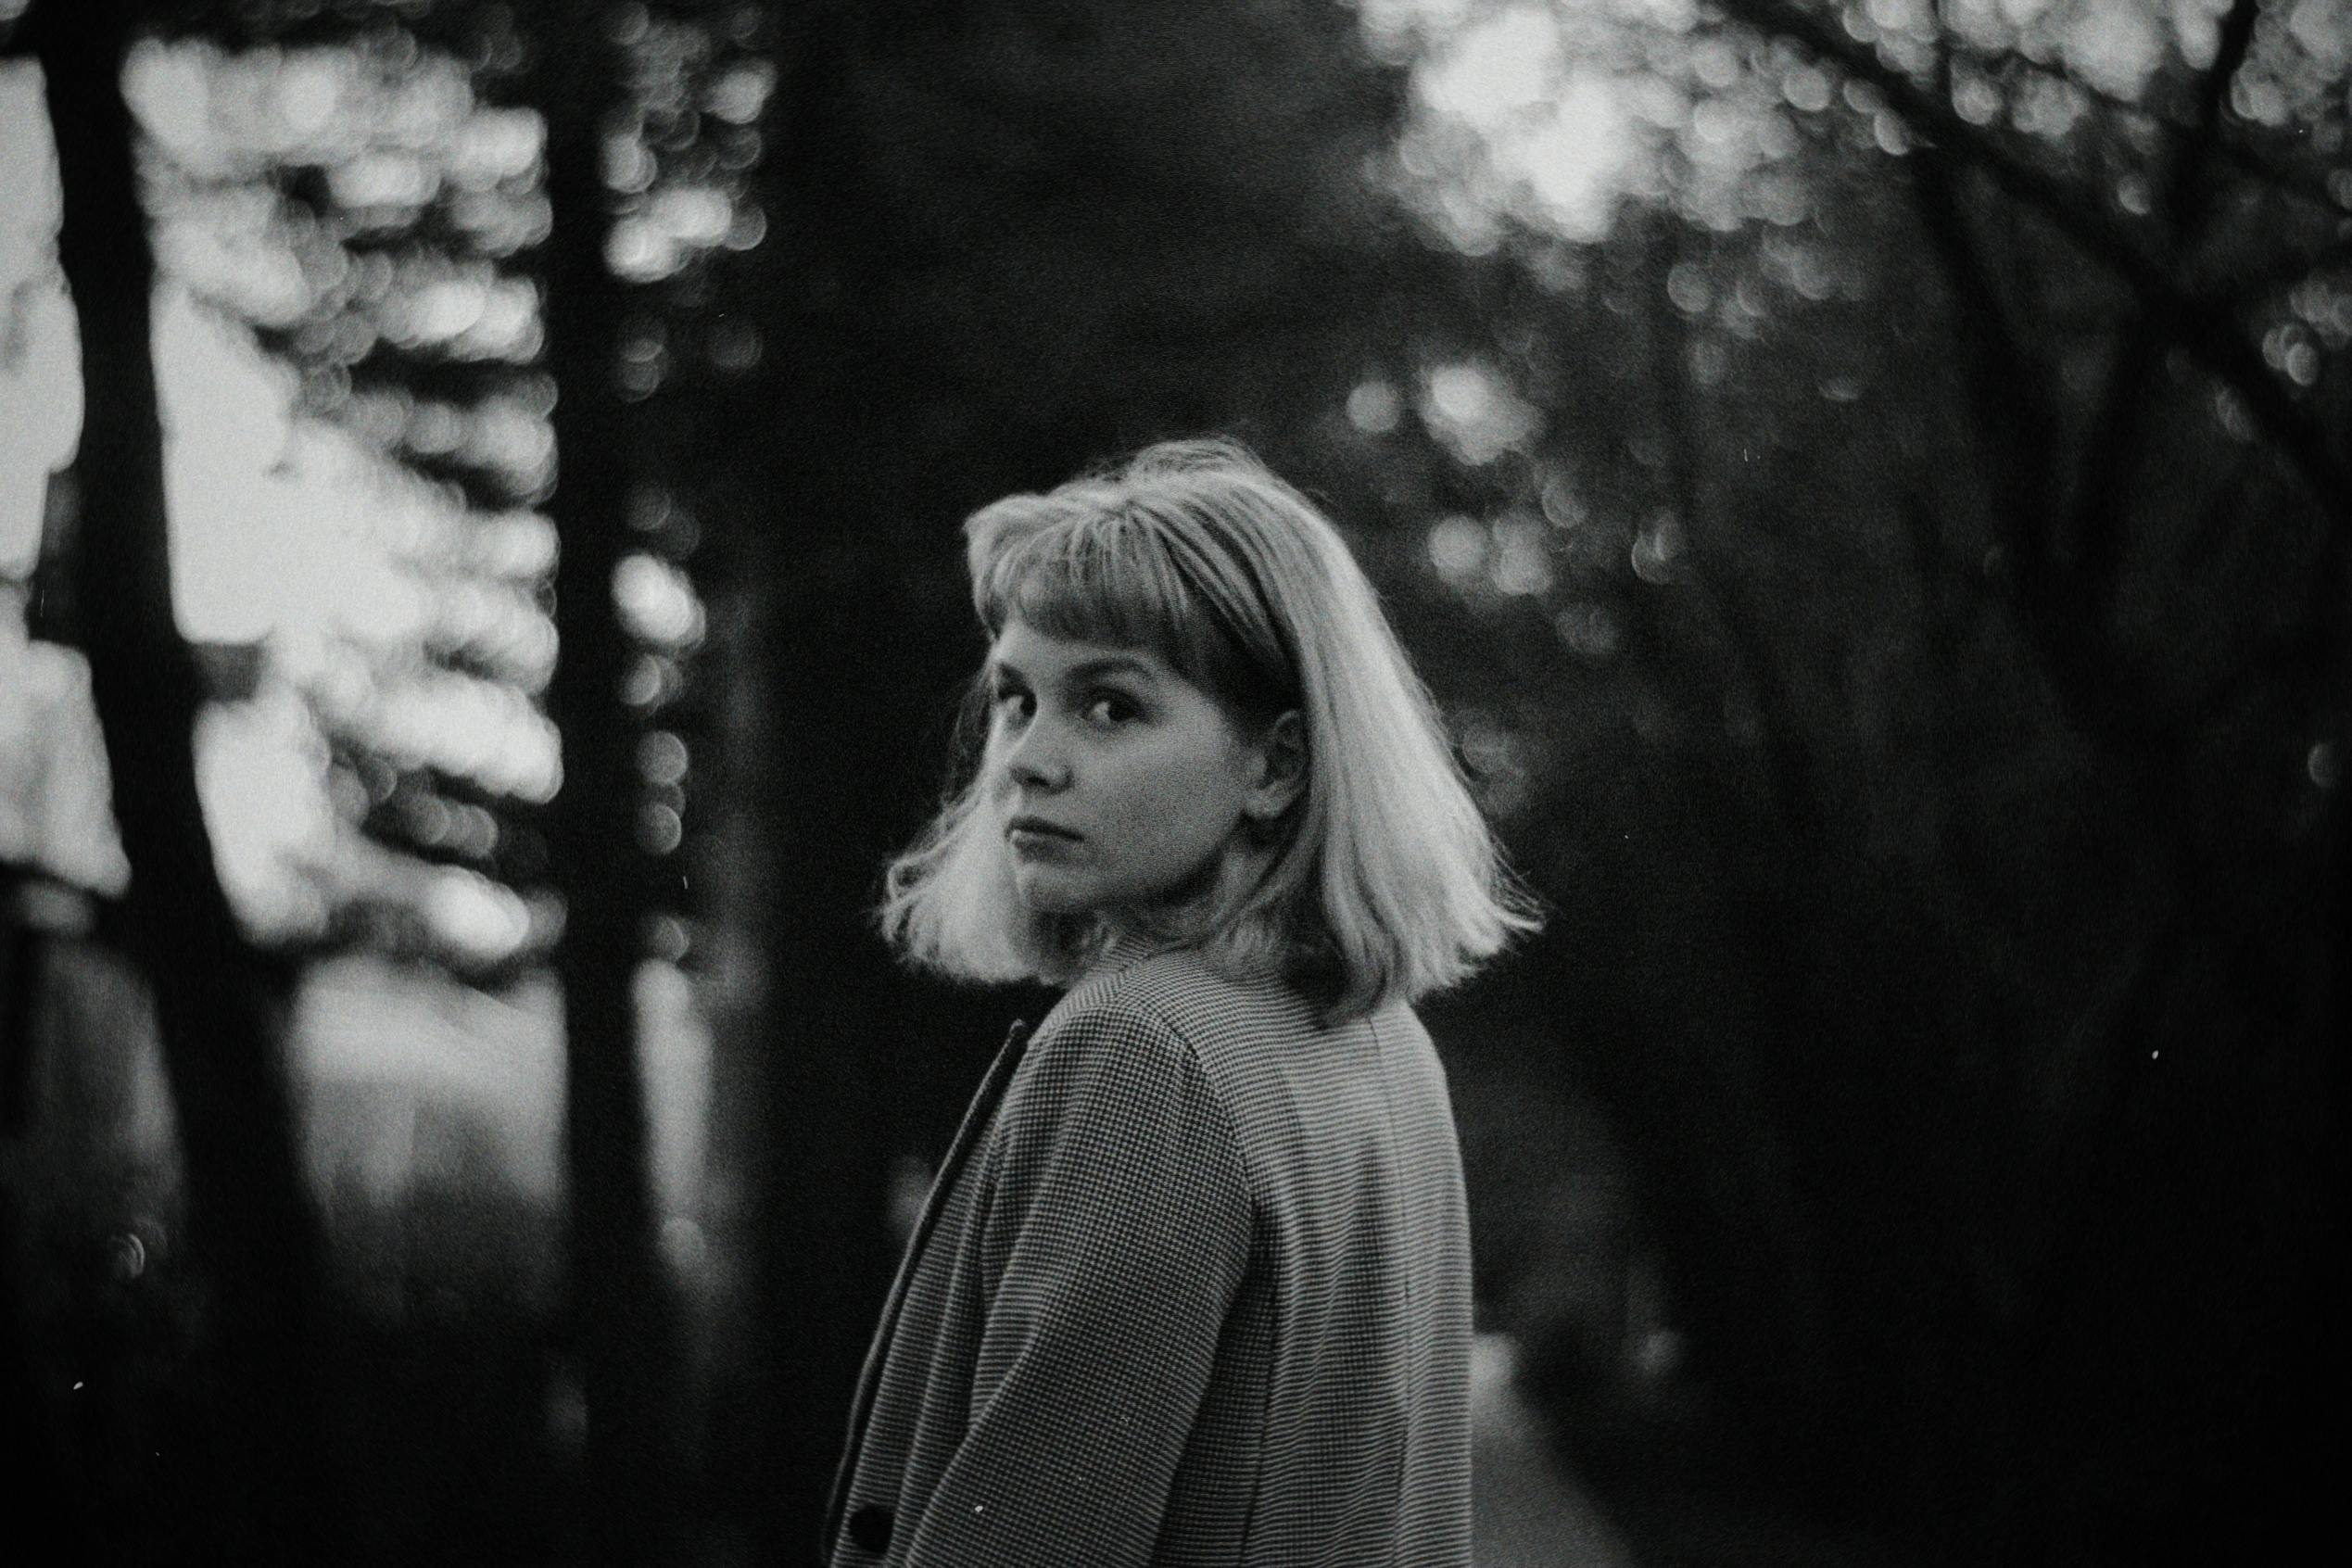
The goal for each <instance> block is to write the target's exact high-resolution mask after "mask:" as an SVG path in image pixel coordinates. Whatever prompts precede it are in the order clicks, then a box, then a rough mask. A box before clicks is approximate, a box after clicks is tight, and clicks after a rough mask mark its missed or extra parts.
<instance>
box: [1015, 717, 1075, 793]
mask: <svg viewBox="0 0 2352 1568" xmlns="http://www.w3.org/2000/svg"><path fill="white" fill-rule="evenodd" d="M1044 729H1045V727H1044V726H1043V725H1042V724H1032V725H1031V726H1030V727H1029V728H1028V730H1027V731H1026V732H1025V733H1023V735H1022V736H1021V738H1020V739H1019V740H1017V741H1015V742H1014V743H1013V749H1012V750H1011V751H1010V752H1007V753H1006V754H1005V772H1006V773H1008V774H1009V775H1010V776H1011V777H1012V780H1013V782H1014V783H1016V784H1018V785H1019V786H1020V787H1021V788H1023V789H1025V790H1059V789H1061V788H1063V787H1064V786H1065V785H1067V784H1069V763H1068V762H1067V761H1065V760H1063V759H1062V758H1061V757H1060V756H1059V755H1058V754H1057V753H1056V752H1055V750H1054V749H1053V746H1052V744H1051V742H1050V740H1048V739H1047V738H1046V736H1045V735H1044V734H1043V731H1044Z"/></svg>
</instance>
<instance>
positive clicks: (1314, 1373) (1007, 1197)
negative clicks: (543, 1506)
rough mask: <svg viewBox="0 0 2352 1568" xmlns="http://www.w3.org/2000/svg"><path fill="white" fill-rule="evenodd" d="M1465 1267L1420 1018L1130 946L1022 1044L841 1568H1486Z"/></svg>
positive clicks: (983, 1133)
mask: <svg viewBox="0 0 2352 1568" xmlns="http://www.w3.org/2000/svg"><path fill="white" fill-rule="evenodd" d="M1469 1354H1470V1252H1469V1239H1468V1227H1467V1222H1466V1220H1465V1217H1464V1208H1463V1198H1462V1183H1461V1157H1460V1154H1459V1150H1458V1147H1457V1144H1456V1139H1455V1131H1454V1122H1453V1115H1452V1111H1451V1108H1450V1106H1449V1104H1448V1096H1447V1090H1446V1080H1445V1073H1444V1069H1442V1068H1441V1066H1440V1065H1439V1063H1438V1060H1437V1057H1436V1055H1435V1052H1434V1051H1433V1050H1432V1048H1431V1046H1430V1043H1429V1036H1428V1034H1427V1033H1426V1031H1423V1028H1422V1026H1421V1023H1420V1020H1419V1019H1418V1018H1415V1017H1414V1015H1413V1013H1412V1011H1411V1009H1410V1008H1409V1007H1407V1006H1406V1005H1404V1004H1402V1003H1392V1004H1390V1005H1387V1006H1385V1007H1383V1008H1381V1009H1380V1010H1379V1011H1377V1012H1375V1013H1373V1014H1372V1016H1371V1017H1369V1018H1359V1019H1356V1020H1354V1021H1351V1022H1349V1023H1347V1024H1344V1025H1341V1026H1339V1027H1337V1028H1325V1027H1323V1026H1322V1025H1321V1023H1320V1022H1319V1020H1318V1019H1317V1018H1316V1016H1315V1013H1314V1010H1313V1009H1312V1007H1310V1005H1309V1004H1308V1003H1307V1002H1306V1001H1305V1000H1303V999H1302V998H1301V997H1299V996H1298V995H1297V994H1296V993H1295V992H1293V991H1292V990H1290V989H1289V988H1288V987H1286V986H1284V985H1283V984H1282V983H1281V982H1280V981H1279V980H1274V979H1272V978H1271V977H1268V978H1264V979H1258V980H1230V979H1226V978H1223V977H1221V976H1220V975H1219V974H1217V973H1216V972H1215V971H1213V970H1211V969H1210V968H1209V967H1208V965H1207V964H1206V963H1205V962H1203V961H1202V960H1201V959H1200V958H1199V957H1198V956H1197V955H1190V954H1182V953H1175V954H1161V955H1151V956H1145V957H1142V958H1140V959H1138V958H1136V957H1135V956H1133V955H1117V954H1115V955H1113V957H1112V958H1111V959H1110V960H1107V961H1106V963H1105V964H1104V965H1102V966H1098V967H1097V968H1096V970H1095V971H1094V973H1092V974H1090V975H1089V976H1088V977H1087V978H1086V979H1084V980H1081V982H1080V983H1079V984H1077V985H1076V986H1074V987H1072V988H1071V990H1070V991H1069V993H1067V994H1065V995H1064V996H1063V997H1062V999H1061V1001H1060V1002H1059V1003H1058V1004H1056V1006H1055V1007H1054V1009H1053V1010H1052V1012H1050V1013H1049V1014H1047V1015H1046V1018H1045V1020H1044V1022H1043V1025H1042V1026H1041V1027H1040V1028H1039V1029H1038V1030H1037V1031H1036V1033H1035V1035H1034V1037H1033V1038H1028V1037H1025V1031H1023V1030H1022V1029H1021V1028H1020V1027H1019V1026H1016V1028H1015V1030H1014V1032H1013V1037H1012V1038H1011V1039H1009V1040H1008V1041H1007V1042H1006V1043H1005V1049H1004V1051H1003V1052H1002V1053H1000V1055H999V1056H998V1057H997V1060H996V1063H995V1065H994V1066H993V1068H992V1069H990V1072H989V1074H988V1077H987V1079H986V1080H985V1081H983V1083H982V1085H981V1088H980V1094H979V1096H978V1097H977V1098H976V1099H975V1101H974V1102H973V1105H972V1107H971V1109H970V1111H969V1112H967V1115H966V1118H965V1121H964V1126H963V1129H962V1130H961V1131H960V1132H958V1133H957V1135H956V1138H955V1144H953V1146H952V1147H951V1149H950V1151H949V1154H948V1157H947V1159H946V1161H945V1162H944V1163H943V1165H942V1168H941V1170H940V1174H939V1177H938V1179H937V1181H936V1182H935V1183H934V1185H933V1187H932V1191H931V1195H930V1198H929V1202H928V1203H927V1205H926V1206H925V1209H924V1213H923V1216H922V1219H921V1220H920V1221H919V1222H918V1224H917V1228H916V1231H915V1233H914V1237H913V1239H912V1241H911V1242H910V1244H909V1246H908V1249H907V1254H906V1258H905V1260H904V1263H903V1264H902V1265H901V1267H900V1271H899V1275H898V1279H897V1282H896V1283H895V1284H894V1285H893V1286H892V1288H891V1296H890V1298H889V1303H888V1305H887V1306H886V1308H885V1309H884V1311H883V1315H882V1321H881V1326H880V1328H879V1332H878V1333H877V1334H876V1337H875V1343H874V1347H873V1349H872V1351H871V1352H870V1353H869V1355H868V1357H867V1360H866V1371H865V1374H864V1376H863V1377H862V1378H861V1380H860V1385H859V1389H858V1394H857V1397H856V1401H855V1403H854V1407H853V1410H852V1413H851V1420H850V1433H849V1444H848V1448H847V1451H846V1452H845V1454H844V1455H843V1458H842V1461H841V1472H840V1474H839V1476H838V1478H837V1480H836V1482H835V1486H834V1495H833V1505H832V1508H831V1510H830V1512H829V1514H828V1520H827V1523H826V1537H825V1538H826V1549H827V1552H828V1562H830V1563H831V1564H833V1565H834V1568H868V1565H871V1564H877V1563H879V1564H883V1565H885V1568H942V1565H954V1568H997V1565H1003V1568H1050V1565H1054V1564H1070V1565H1072V1568H1079V1565H1083V1568H1118V1565H1120V1564H1138V1565H1141V1564H1151V1565H1155V1568H1176V1565H1179V1564H1182V1565H1187V1568H1193V1565H1198V1568H1207V1565H1209V1564H1216V1565H1219V1568H1224V1565H1240V1564H1264V1565H1268V1568H1315V1565H1318V1564H1327V1565H1332V1568H1383V1565H1387V1568H1453V1565H1466V1564H1467V1563H1468V1562H1469V1561H1470V1434H1469Z"/></svg>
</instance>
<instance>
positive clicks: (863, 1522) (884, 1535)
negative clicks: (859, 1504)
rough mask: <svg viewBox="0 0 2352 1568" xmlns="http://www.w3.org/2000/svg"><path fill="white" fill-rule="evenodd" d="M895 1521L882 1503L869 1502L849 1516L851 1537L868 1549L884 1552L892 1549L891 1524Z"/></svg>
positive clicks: (858, 1544) (857, 1543) (859, 1545)
mask: <svg viewBox="0 0 2352 1568" xmlns="http://www.w3.org/2000/svg"><path fill="white" fill-rule="evenodd" d="M893 1523H895V1521H893V1520H892V1519H891V1511H890V1510H889V1509H887V1508H884V1507H883V1506H882V1505H881V1504H880V1503H867V1504H866V1506H865V1507H864V1508H861V1509H859V1510H858V1511H856V1512H855V1513H853V1514H851V1515H850V1517H849V1538H850V1539H851V1540H852V1541H853V1542H854V1543H855V1544H856V1545H857V1546H858V1547H860V1548H862V1549H865V1550H866V1551H872V1552H884V1551H888V1550H890V1549H891V1524H893Z"/></svg>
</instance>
